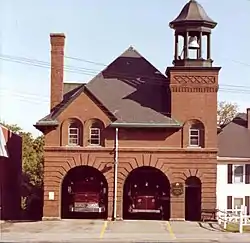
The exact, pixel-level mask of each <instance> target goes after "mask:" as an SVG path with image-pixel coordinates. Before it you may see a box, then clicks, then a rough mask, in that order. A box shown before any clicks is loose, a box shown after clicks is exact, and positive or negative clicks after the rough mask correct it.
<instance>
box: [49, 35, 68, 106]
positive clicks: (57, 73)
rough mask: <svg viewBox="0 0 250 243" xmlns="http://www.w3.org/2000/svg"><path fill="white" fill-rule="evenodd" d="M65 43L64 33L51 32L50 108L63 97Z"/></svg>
mask: <svg viewBox="0 0 250 243" xmlns="http://www.w3.org/2000/svg"><path fill="white" fill-rule="evenodd" d="M64 43H65V35H64V34H63V33H52V34H50V44H51V87H50V110H52V109H53V108H54V107H55V106H56V105H58V104H59V103H60V102H61V101H62V99H63V71H64V68H63V67H64Z"/></svg>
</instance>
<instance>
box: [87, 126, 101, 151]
mask: <svg viewBox="0 0 250 243" xmlns="http://www.w3.org/2000/svg"><path fill="white" fill-rule="evenodd" d="M92 131H98V138H96V139H95V140H98V144H95V143H94V144H92V143H91V140H92ZM95 135H96V134H95ZM89 145H90V146H96V147H98V146H101V129H100V128H98V127H91V128H90V129H89Z"/></svg>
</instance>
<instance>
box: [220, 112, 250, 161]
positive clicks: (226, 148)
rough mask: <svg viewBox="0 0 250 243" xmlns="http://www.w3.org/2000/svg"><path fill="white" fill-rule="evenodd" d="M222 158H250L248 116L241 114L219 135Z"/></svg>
mask: <svg viewBox="0 0 250 243" xmlns="http://www.w3.org/2000/svg"><path fill="white" fill-rule="evenodd" d="M218 148H219V154H218V155H219V156H220V157H235V158H250V129H248V128H247V115H246V114H245V113H239V114H238V115H237V116H236V117H235V118H234V119H233V120H232V121H231V122H230V123H228V124H227V125H226V126H225V127H224V128H222V130H221V132H220V133H219V134H218Z"/></svg>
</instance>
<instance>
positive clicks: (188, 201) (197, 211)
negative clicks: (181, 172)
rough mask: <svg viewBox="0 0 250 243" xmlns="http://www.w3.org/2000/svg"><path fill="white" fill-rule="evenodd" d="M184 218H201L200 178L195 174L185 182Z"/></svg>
mask: <svg viewBox="0 0 250 243" xmlns="http://www.w3.org/2000/svg"><path fill="white" fill-rule="evenodd" d="M185 220H187V221H200V220H201V180H200V179H199V178H198V177H196V176H190V177H188V178H187V179H186V182H185Z"/></svg>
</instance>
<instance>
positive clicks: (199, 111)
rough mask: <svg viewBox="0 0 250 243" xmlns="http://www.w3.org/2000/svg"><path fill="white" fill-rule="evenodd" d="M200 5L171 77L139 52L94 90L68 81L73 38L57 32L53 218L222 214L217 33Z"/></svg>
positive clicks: (177, 27) (48, 144)
mask: <svg viewBox="0 0 250 243" xmlns="http://www.w3.org/2000/svg"><path fill="white" fill-rule="evenodd" d="M216 24H217V23H216V22H214V21H213V20H212V19H211V18H210V17H208V15H207V14H206V12H205V11H204V9H203V7H202V6H201V5H200V4H199V3H197V2H196V1H194V0H190V1H189V2H188V3H187V4H186V5H185V6H184V7H183V9H182V10H181V12H180V14H179V15H178V17H177V18H176V19H174V20H173V21H172V22H170V24H169V25H170V28H172V29H173V30H174V44H175V45H174V46H175V48H174V50H173V52H174V60H173V66H171V67H167V68H166V73H165V74H162V73H161V72H160V71H159V70H157V69H156V68H155V67H154V66H153V65H152V64H150V62H149V61H148V60H146V59H145V58H144V57H143V55H142V54H140V53H139V52H138V51H137V50H135V49H134V48H133V47H129V48H128V49H127V50H125V51H124V53H123V54H121V55H120V56H118V57H117V58H116V59H115V60H114V61H113V62H112V63H111V64H109V65H108V66H107V67H106V68H105V69H104V70H103V71H102V72H100V73H99V74H98V75H97V76H96V77H95V78H94V79H92V80H91V81H90V82H88V83H87V84H80V83H64V82H63V81H64V77H63V73H64V45H65V36H64V34H58V33H54V34H51V35H50V43H51V108H50V114H49V115H47V116H46V117H44V118H42V119H41V120H39V121H38V122H37V123H36V124H35V127H36V128H37V129H39V130H40V131H42V132H43V133H44V135H45V162H44V171H45V172H44V173H45V174H44V210H43V214H44V215H43V216H44V218H59V219H60V218H89V217H99V218H108V219H112V218H114V219H127V218H144V217H156V218H157V217H159V218H161V219H164V220H171V219H173V220H199V219H200V217H201V212H202V210H209V209H210V210H212V209H214V208H215V207H216V166H217V91H218V74H219V70H220V67H214V66H213V65H212V64H213V60H212V56H211V49H210V46H211V41H212V40H211V30H212V29H213V28H214V27H215V26H216Z"/></svg>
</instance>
